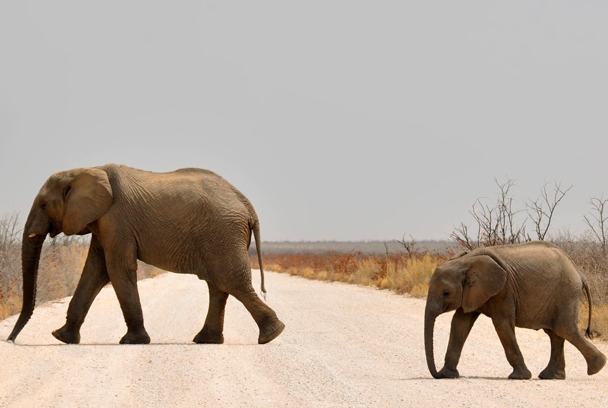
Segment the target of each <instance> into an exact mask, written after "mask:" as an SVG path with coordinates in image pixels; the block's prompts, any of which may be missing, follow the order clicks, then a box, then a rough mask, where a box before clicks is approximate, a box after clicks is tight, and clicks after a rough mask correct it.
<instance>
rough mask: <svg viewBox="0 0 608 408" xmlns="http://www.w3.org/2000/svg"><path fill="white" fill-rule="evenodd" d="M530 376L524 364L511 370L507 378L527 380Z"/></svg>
mask: <svg viewBox="0 0 608 408" xmlns="http://www.w3.org/2000/svg"><path fill="white" fill-rule="evenodd" d="M530 378H532V373H531V372H530V370H528V369H527V368H526V367H525V366H524V367H519V368H516V369H514V370H513V372H512V373H511V374H510V375H509V380H529V379H530Z"/></svg>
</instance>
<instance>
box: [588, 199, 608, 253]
mask: <svg viewBox="0 0 608 408" xmlns="http://www.w3.org/2000/svg"><path fill="white" fill-rule="evenodd" d="M606 203H608V199H604V195H602V196H601V197H600V198H595V197H591V199H590V201H589V205H590V206H591V211H592V212H591V215H590V216H587V215H584V216H583V219H584V220H585V223H586V224H587V226H588V227H589V228H590V229H591V232H592V234H593V235H594V236H595V238H596V239H597V241H598V242H599V243H600V245H601V247H602V250H603V251H604V252H606V249H607V248H608V245H607V244H608V242H607V236H608V211H606V210H607V208H606Z"/></svg>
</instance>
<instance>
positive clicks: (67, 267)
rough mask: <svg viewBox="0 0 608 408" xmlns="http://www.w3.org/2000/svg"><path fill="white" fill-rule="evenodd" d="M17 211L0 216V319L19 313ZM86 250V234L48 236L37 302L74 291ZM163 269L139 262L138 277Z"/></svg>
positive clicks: (156, 273)
mask: <svg viewBox="0 0 608 408" xmlns="http://www.w3.org/2000/svg"><path fill="white" fill-rule="evenodd" d="M20 225H21V224H20V221H19V215H18V214H17V213H9V214H5V215H3V216H2V217H1V218H0V320H1V319H5V318H6V317H8V316H11V315H13V314H16V313H19V311H20V310H21V301H22V277H21V234H22V229H21V227H20ZM88 251H89V241H88V239H87V238H86V237H66V236H64V235H63V234H62V235H60V236H58V237H55V238H53V239H47V240H46V242H45V244H44V246H43V247H42V253H41V254H40V266H39V269H38V284H37V291H36V303H37V304H40V303H42V302H46V301H49V300H54V299H59V298H62V297H65V296H70V295H72V294H73V293H74V289H76V285H77V284H78V280H79V279H80V275H81V273H82V268H83V267H84V262H85V260H86V257H87V254H88ZM161 273H164V271H162V270H160V269H158V268H155V267H153V266H150V265H147V264H145V263H143V262H139V266H138V278H139V279H144V278H150V277H154V276H156V275H159V274H161Z"/></svg>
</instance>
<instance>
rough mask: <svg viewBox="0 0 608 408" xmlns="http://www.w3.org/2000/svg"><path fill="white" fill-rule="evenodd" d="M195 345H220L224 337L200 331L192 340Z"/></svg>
mask: <svg viewBox="0 0 608 408" xmlns="http://www.w3.org/2000/svg"><path fill="white" fill-rule="evenodd" d="M193 341H194V342H195V343H197V344H222V343H224V335H223V334H222V333H211V332H208V331H206V330H205V329H203V330H201V331H200V332H199V333H198V334H197V335H196V337H194V340H193Z"/></svg>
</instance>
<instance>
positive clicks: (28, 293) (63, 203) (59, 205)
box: [8, 168, 114, 341]
mask: <svg viewBox="0 0 608 408" xmlns="http://www.w3.org/2000/svg"><path fill="white" fill-rule="evenodd" d="M113 200H114V197H113V195H112V187H111V186H110V181H109V180H108V175H107V174H106V172H104V171H103V170H100V169H95V168H82V169H74V170H69V171H65V172H60V173H56V174H53V175H52V176H51V177H50V178H49V179H48V180H47V181H46V183H44V185H43V186H42V188H41V189H40V192H39V193H38V195H37V196H36V198H35V199H34V203H33V205H32V209H31V210H30V213H29V215H28V217H27V221H26V223H25V228H24V230H23V242H22V249H21V265H22V270H23V306H22V309H21V314H20V315H19V319H18V320H17V323H16V324H15V327H14V328H13V331H12V332H11V334H10V336H9V338H8V340H10V341H14V340H15V338H16V337H17V335H18V334H19V332H20V331H21V329H23V326H25V324H26V323H27V321H28V320H29V319H30V317H31V315H32V312H33V310H34V304H35V301H36V277H37V274H38V264H39V261H40V252H41V249H42V244H43V243H44V240H45V238H46V236H47V234H49V235H50V236H51V237H55V236H56V235H58V234H60V233H61V232H63V233H64V234H65V235H74V234H79V233H80V234H82V233H86V232H87V229H86V228H87V225H88V224H90V223H92V222H94V221H96V220H98V219H99V218H101V217H102V216H103V215H104V214H105V213H106V212H108V210H109V209H110V207H111V206H112V203H113Z"/></svg>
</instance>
